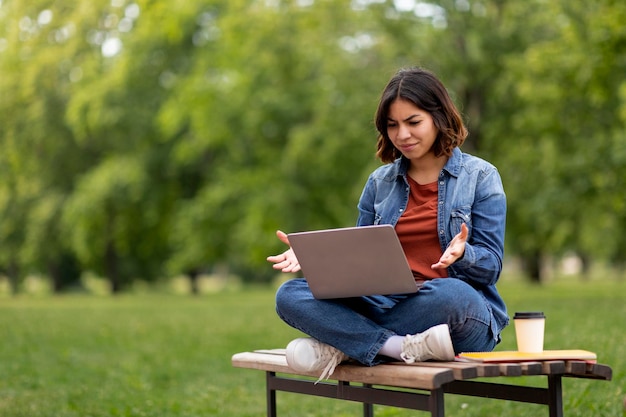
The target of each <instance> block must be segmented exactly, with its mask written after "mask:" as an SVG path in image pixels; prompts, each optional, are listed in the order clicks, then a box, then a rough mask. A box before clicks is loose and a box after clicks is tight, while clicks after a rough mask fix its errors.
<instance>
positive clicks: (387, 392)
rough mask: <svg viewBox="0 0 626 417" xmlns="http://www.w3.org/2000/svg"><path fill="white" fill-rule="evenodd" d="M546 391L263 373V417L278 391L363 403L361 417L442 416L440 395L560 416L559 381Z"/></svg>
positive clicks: (272, 412)
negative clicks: (382, 416)
mask: <svg viewBox="0 0 626 417" xmlns="http://www.w3.org/2000/svg"><path fill="white" fill-rule="evenodd" d="M547 378H548V388H537V387H526V386H519V385H509V384H495V383H486V382H478V381H453V382H449V383H446V384H444V385H443V386H442V387H441V388H437V389H433V390H430V391H425V392H428V394H426V393H422V392H419V391H417V390H416V391H413V392H411V391H398V390H395V389H390V388H389V387H378V386H374V385H372V384H359V385H354V384H352V383H350V382H348V381H337V382H336V383H333V382H320V383H318V384H314V381H312V380H303V379H299V378H291V377H286V376H280V375H277V374H276V373H275V372H272V371H267V372H266V395H267V416H268V417H277V402H276V393H277V392H278V391H283V392H291V393H297V394H306V395H314V396H318V397H325V398H334V399H339V400H348V401H356V402H360V403H363V417H374V405H375V404H377V405H387V406H392V407H400V408H406V409H411V410H421V411H429V412H430V414H431V416H433V417H444V415H445V414H444V412H445V405H444V394H458V395H466V396H471V397H483V398H492V399H498V400H509V401H517V402H525V403H531V404H542V405H547V406H548V408H549V411H550V414H549V415H550V417H562V416H563V397H562V381H561V376H560V375H549V376H547Z"/></svg>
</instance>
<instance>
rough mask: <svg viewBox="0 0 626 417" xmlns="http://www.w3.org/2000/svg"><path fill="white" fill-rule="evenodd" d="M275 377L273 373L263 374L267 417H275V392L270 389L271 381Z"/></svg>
mask: <svg viewBox="0 0 626 417" xmlns="http://www.w3.org/2000/svg"><path fill="white" fill-rule="evenodd" d="M274 376H276V373H275V372H269V371H268V372H266V373H265V389H266V395H267V417H276V391H275V390H274V388H272V383H271V379H272V378H274Z"/></svg>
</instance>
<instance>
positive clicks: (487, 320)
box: [268, 68, 508, 379]
mask: <svg viewBox="0 0 626 417" xmlns="http://www.w3.org/2000/svg"><path fill="white" fill-rule="evenodd" d="M376 128H377V130H378V132H379V137H378V143H377V156H378V157H379V158H380V160H381V161H382V162H383V163H385V165H383V166H381V167H379V168H378V169H376V170H375V171H374V172H373V173H372V174H371V175H370V177H369V179H368V181H367V183H366V185H365V188H364V190H363V193H362V194H361V198H360V200H359V204H358V209H359V218H358V221H357V225H358V226H365V225H374V224H391V225H393V226H394V227H395V230H396V232H397V234H398V237H399V239H400V242H401V244H402V247H403V250H404V252H405V255H406V257H407V260H408V261H409V265H410V266H411V269H412V271H413V274H414V276H415V281H416V285H417V286H418V287H419V291H417V292H416V293H414V294H409V295H406V294H403V295H391V296H376V297H360V298H347V299H335V300H317V299H315V298H313V296H312V295H311V292H310V290H309V288H308V285H307V283H306V280H304V279H293V280H290V281H287V282H286V283H284V284H283V285H282V286H281V287H280V288H279V290H278V292H277V294H276V309H277V312H278V315H279V316H280V317H281V318H282V319H283V320H284V321H285V322H286V323H287V324H289V325H291V326H292V327H294V328H296V329H299V330H301V331H302V332H304V333H306V334H307V335H309V336H311V338H299V339H296V340H294V341H292V342H291V343H289V345H288V346H287V362H288V364H289V365H290V366H291V367H292V368H294V369H295V370H298V371H307V372H308V371H316V370H319V371H322V375H321V376H320V379H322V378H324V377H326V376H328V375H330V374H332V372H333V370H334V368H335V366H336V365H337V364H338V363H340V362H341V361H343V360H346V359H348V358H352V359H355V360H357V361H359V362H361V363H362V364H365V365H369V366H371V365H376V364H378V363H381V362H383V361H385V360H403V361H405V362H407V363H412V362H415V361H426V360H440V361H450V360H453V359H454V356H455V354H458V353H460V352H470V351H473V352H475V351H491V350H493V348H494V347H495V345H496V344H497V343H498V342H499V341H500V332H501V331H502V329H503V328H504V327H505V326H506V325H507V324H508V316H507V312H506V307H505V305H504V302H503V301H502V299H501V298H500V296H499V294H498V292H497V290H496V287H495V284H496V282H497V281H498V278H499V276H500V272H501V270H502V256H503V251H504V229H505V217H506V197H505V194H504V190H503V188H502V182H501V179H500V176H499V174H498V171H497V169H496V168H495V167H494V166H493V165H491V164H489V163H488V162H486V161H484V160H482V159H479V158H477V157H474V156H471V155H468V154H465V153H463V152H461V150H460V149H459V146H461V145H462V144H463V141H464V140H465V138H466V136H467V130H466V128H465V126H464V125H463V121H462V118H461V115H460V114H459V111H458V110H457V109H456V107H455V106H454V103H453V102H452V100H451V99H450V97H449V95H448V93H447V91H446V89H445V87H444V86H443V84H442V83H441V81H439V80H438V79H437V78H436V77H435V75H433V74H432V73H431V72H429V71H426V70H424V69H421V68H414V69H407V70H400V71H399V72H398V73H397V74H396V75H395V76H394V77H393V78H392V79H391V80H390V81H389V83H388V84H387V86H386V87H385V89H384V91H383V93H382V97H381V99H380V103H379V106H378V110H377V113H376ZM277 236H278V238H279V239H280V240H281V241H283V242H284V243H286V244H287V245H289V240H288V238H287V236H286V235H285V234H284V233H283V232H281V231H278V232H277ZM268 261H270V262H272V263H274V268H275V269H278V270H281V271H283V272H297V271H299V270H300V265H299V263H298V260H297V258H296V257H295V255H294V253H293V251H292V250H291V248H290V249H288V250H287V251H285V252H284V253H282V254H280V255H276V256H270V257H268Z"/></svg>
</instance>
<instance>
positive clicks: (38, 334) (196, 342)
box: [0, 278, 626, 417]
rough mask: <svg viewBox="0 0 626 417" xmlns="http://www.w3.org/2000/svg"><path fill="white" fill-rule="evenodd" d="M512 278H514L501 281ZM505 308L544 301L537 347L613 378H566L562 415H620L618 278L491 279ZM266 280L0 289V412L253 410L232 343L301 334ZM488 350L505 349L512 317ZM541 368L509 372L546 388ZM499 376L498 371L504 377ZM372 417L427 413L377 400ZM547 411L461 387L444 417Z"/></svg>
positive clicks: (336, 412) (622, 315) (270, 343)
mask: <svg viewBox="0 0 626 417" xmlns="http://www.w3.org/2000/svg"><path fill="white" fill-rule="evenodd" d="M511 281H513V280H511ZM500 289H501V292H502V294H503V296H504V298H505V300H506V301H507V304H508V306H509V309H510V311H511V314H512V312H514V311H516V310H543V311H544V312H545V313H546V316H547V323H546V341H545V348H546V349H569V348H579V349H587V350H592V351H595V352H596V353H597V354H598V358H599V361H600V362H601V363H606V364H609V365H611V366H612V368H613V381H611V382H604V381H591V380H579V379H568V378H566V379H565V380H564V383H563V386H564V395H565V399H564V408H565V415H567V416H570V417H573V416H585V417H586V416H594V417H595V416H611V417H613V416H621V415H622V413H623V408H622V407H623V406H622V401H623V399H624V397H625V396H626V392H625V387H626V373H625V371H624V370H625V368H626V367H625V365H626V359H625V358H626V343H625V342H626V337H625V334H626V333H625V332H624V329H625V328H626V326H625V325H626V303H625V301H626V291H625V290H626V282H615V281H609V280H606V281H600V280H592V281H588V282H584V283H581V282H579V281H574V280H563V281H559V282H557V283H552V284H547V285H544V286H531V285H528V284H525V283H522V282H519V281H514V282H507V280H506V279H505V278H504V279H503V280H501V285H500ZM273 292H274V290H273V289H268V288H267V289H263V288H261V289H258V288H257V289H244V290H241V291H232V292H229V291H226V292H223V293H218V294H210V295H202V296H199V297H187V296H181V295H163V294H141V295H137V294H135V295H124V296H120V297H104V296H87V295H71V296H62V297H18V298H4V299H0V315H1V317H2V320H1V321H0V337H1V339H0V340H1V343H0V416H3V417H44V416H45V417H79V416H80V417H88V416H90V417H102V416H150V417H157V416H158V417H169V416H172V417H177V416H185V417H193V416H198V417H199V416H218V415H219V416H261V415H264V413H265V393H264V375H263V373H262V372H258V371H252V370H247V369H236V368H233V367H231V365H230V357H231V355H232V354H233V353H236V352H240V351H244V350H250V349H259V348H273V347H284V346H285V345H286V344H287V343H288V341H289V340H291V339H292V338H294V337H297V336H299V335H300V334H299V333H298V332H297V331H295V330H293V329H290V328H289V327H288V326H286V325H285V324H283V323H282V322H281V321H280V320H279V319H278V318H277V317H276V314H275V312H274V306H273ZM503 336H504V341H503V343H502V344H501V345H499V346H498V347H497V350H509V349H515V340H514V339H515V338H514V331H513V327H512V326H510V327H509V328H507V329H506V330H505V332H504V335H503ZM543 379H544V378H541V382H538V381H539V380H540V379H539V378H528V379H525V378H519V379H518V381H519V382H520V383H524V384H534V385H537V384H538V385H541V386H545V384H544V383H543ZM507 382H508V381H507ZM278 404H279V415H280V416H283V417H287V416H329V415H333V416H356V415H359V413H360V410H361V408H360V406H359V405H358V404H354V403H347V402H343V401H336V400H330V399H320V398H313V397H306V396H300V395H296V394H289V393H279V394H278ZM376 415H377V416H380V417H382V416H387V417H389V416H416V415H426V414H425V413H421V412H417V411H410V410H401V409H396V408H391V407H378V406H377V407H376ZM504 415H515V416H528V417H531V416H532V417H535V416H538V415H547V408H545V407H543V406H537V405H528V404H517V403H512V402H506V401H495V400H480V399H473V398H466V397H461V396H449V397H447V399H446V416H449V417H451V416H476V417H477V416H481V417H485V416H504Z"/></svg>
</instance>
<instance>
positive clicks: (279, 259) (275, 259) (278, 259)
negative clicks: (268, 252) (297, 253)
mask: <svg viewBox="0 0 626 417" xmlns="http://www.w3.org/2000/svg"><path fill="white" fill-rule="evenodd" d="M266 259H267V261H268V262H274V263H276V262H282V261H284V260H285V254H280V255H272V256H268V257H267V258H266Z"/></svg>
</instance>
